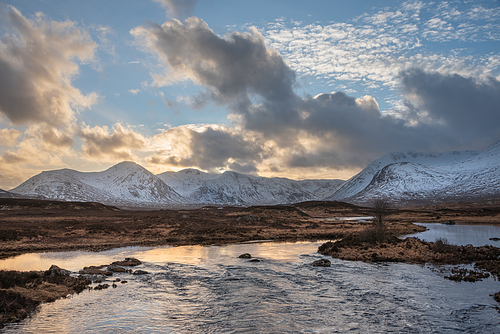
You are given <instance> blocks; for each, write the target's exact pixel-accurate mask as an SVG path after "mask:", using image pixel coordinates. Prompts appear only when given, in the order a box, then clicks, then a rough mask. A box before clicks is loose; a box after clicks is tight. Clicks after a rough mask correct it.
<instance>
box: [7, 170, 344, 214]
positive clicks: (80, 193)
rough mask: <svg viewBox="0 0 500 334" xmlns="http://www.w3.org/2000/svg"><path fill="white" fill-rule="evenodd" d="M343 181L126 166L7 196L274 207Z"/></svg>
mask: <svg viewBox="0 0 500 334" xmlns="http://www.w3.org/2000/svg"><path fill="white" fill-rule="evenodd" d="M344 182H345V181H342V180H307V181H294V180H290V179H285V178H265V177H258V176H252V175H245V174H240V173H236V172H229V171H228V172H224V173H222V174H210V173H204V172H202V171H199V170H196V169H185V170H181V171H179V172H165V173H162V174H158V175H154V174H153V173H151V172H149V171H148V170H146V169H145V168H143V167H142V166H140V165H138V164H136V163H134V162H128V161H126V162H121V163H119V164H117V165H115V166H113V167H111V168H109V169H107V170H105V171H102V172H90V173H84V172H78V171H75V170H71V169H60V170H53V171H46V172H42V173H40V174H38V175H35V176H33V177H32V178H30V179H28V180H27V181H25V182H24V183H22V184H21V185H19V186H18V187H16V188H14V189H12V190H11V191H10V192H8V193H10V194H11V195H12V194H16V195H24V196H27V197H37V198H40V197H41V198H46V199H53V200H64V201H84V202H90V201H92V202H100V203H103V204H110V205H115V206H121V207H155V208H157V207H168V206H182V205H191V204H197V205H200V204H220V205H269V204H289V203H295V202H299V201H308V200H318V199H321V198H322V197H324V195H325V194H331V193H332V192H333V191H334V190H336V189H337V188H339V187H340V186H341V185H342V184H343V183H344ZM6 196H7V195H6Z"/></svg>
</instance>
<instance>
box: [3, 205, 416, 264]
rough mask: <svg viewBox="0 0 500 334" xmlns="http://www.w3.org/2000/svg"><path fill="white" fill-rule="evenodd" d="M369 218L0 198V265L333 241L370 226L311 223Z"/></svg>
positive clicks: (348, 212) (352, 211)
mask: <svg viewBox="0 0 500 334" xmlns="http://www.w3.org/2000/svg"><path fill="white" fill-rule="evenodd" d="M370 212H371V209H370V208H362V207H357V206H353V205H349V204H346V203H339V202H306V203H302V204H297V205H293V206H260V207H258V206H256V207H249V208H241V207H224V208H218V207H213V206H211V207H204V208H200V209H194V210H155V211H138V210H133V211H132V210H121V209H118V208H115V207H109V206H104V205H102V204H97V203H78V202H56V201H36V200H19V199H0V258H7V257H12V256H16V255H19V254H23V253H33V252H48V251H68V250H84V251H102V250H106V249H111V248H117V247H125V246H162V245H190V244H201V245H208V244H223V243H234V242H243V241H249V240H276V241H301V240H304V241H305V240H334V239H338V238H341V237H344V236H346V235H349V234H351V233H355V232H357V231H360V230H362V229H364V228H365V227H366V226H367V225H369V224H370V222H352V221H350V222H344V221H336V222H327V221H322V220H320V219H316V218H321V217H323V216H325V215H328V216H330V217H334V216H367V215H371V213H370ZM390 229H391V230H393V232H394V233H395V234H409V233H416V232H418V231H422V227H419V226H415V225H413V224H412V222H411V221H409V220H407V221H399V220H397V219H396V220H394V221H392V222H391V223H390Z"/></svg>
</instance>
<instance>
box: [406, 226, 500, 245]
mask: <svg viewBox="0 0 500 334" xmlns="http://www.w3.org/2000/svg"><path fill="white" fill-rule="evenodd" d="M418 225H422V226H425V227H426V228H427V231H425V232H421V233H416V234H411V235H407V236H405V237H404V238H406V237H417V238H419V239H421V240H424V241H431V242H434V241H436V240H437V239H439V238H443V239H446V240H447V241H448V243H450V244H452V245H459V246H464V245H467V244H471V245H473V246H484V245H492V246H495V247H500V241H493V240H490V238H500V226H495V225H458V224H457V225H445V224H436V223H427V224H425V223H423V224H418Z"/></svg>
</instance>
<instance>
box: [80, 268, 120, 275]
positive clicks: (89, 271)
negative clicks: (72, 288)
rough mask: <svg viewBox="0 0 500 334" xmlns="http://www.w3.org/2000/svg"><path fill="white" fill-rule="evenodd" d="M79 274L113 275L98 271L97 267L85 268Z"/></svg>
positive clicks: (108, 272) (105, 271)
mask: <svg viewBox="0 0 500 334" xmlns="http://www.w3.org/2000/svg"><path fill="white" fill-rule="evenodd" d="M79 273H80V274H81V275H104V276H111V275H113V273H112V272H110V271H107V270H102V269H99V267H96V266H90V267H85V268H83V269H82V270H80V271H79Z"/></svg>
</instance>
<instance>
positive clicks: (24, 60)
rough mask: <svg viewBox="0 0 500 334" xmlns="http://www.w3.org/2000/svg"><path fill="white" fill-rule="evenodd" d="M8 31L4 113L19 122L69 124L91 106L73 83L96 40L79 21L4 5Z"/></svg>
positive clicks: (0, 97) (1, 89)
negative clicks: (30, 13)
mask: <svg viewBox="0 0 500 334" xmlns="http://www.w3.org/2000/svg"><path fill="white" fill-rule="evenodd" d="M0 15H1V17H2V25H3V26H4V29H5V30H6V31H7V33H6V34H5V35H4V36H3V37H2V39H1V40H0V113H2V114H5V115H6V116H7V117H8V119H9V120H10V121H11V122H12V123H14V124H25V123H30V122H45V123H47V124H51V125H53V126H58V125H61V124H66V123H69V122H71V121H72V120H73V118H74V113H75V111H74V109H78V108H87V107H89V106H90V105H92V104H93V103H94V102H95V100H96V98H97V95H96V94H95V93H91V94H88V95H83V94H82V93H81V92H80V91H79V90H78V89H77V88H75V87H73V86H72V84H71V81H72V79H73V77H74V76H75V75H77V74H78V72H79V66H78V64H77V63H76V61H75V60H79V61H80V62H86V61H90V60H92V59H93V57H94V50H95V48H96V46H97V45H96V43H94V42H93V41H92V40H91V38H90V36H89V34H88V33H87V32H85V31H83V30H80V29H78V28H77V27H76V25H75V23H74V22H71V21H65V22H56V21H46V20H44V18H43V16H42V15H41V14H39V15H37V17H36V19H35V20H34V21H31V20H28V19H26V18H25V17H24V16H23V15H22V14H21V12H20V11H18V10H17V9H16V8H14V7H12V6H0Z"/></svg>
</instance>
